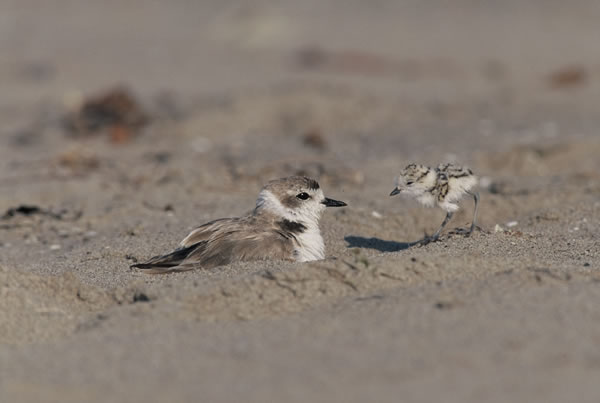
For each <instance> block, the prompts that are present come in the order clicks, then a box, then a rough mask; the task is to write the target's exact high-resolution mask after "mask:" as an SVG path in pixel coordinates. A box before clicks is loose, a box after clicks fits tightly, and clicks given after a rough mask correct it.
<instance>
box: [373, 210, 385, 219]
mask: <svg viewBox="0 0 600 403" xmlns="http://www.w3.org/2000/svg"><path fill="white" fill-rule="evenodd" d="M371 215H372V216H373V217H375V218H383V216H382V215H381V213H380V212H378V211H375V210H373V212H371Z"/></svg>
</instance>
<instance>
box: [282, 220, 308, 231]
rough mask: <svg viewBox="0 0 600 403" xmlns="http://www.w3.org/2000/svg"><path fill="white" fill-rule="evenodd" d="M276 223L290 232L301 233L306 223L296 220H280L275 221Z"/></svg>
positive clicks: (304, 229)
mask: <svg viewBox="0 0 600 403" xmlns="http://www.w3.org/2000/svg"><path fill="white" fill-rule="evenodd" d="M277 225H279V227H280V228H281V229H282V230H283V231H285V232H288V233H292V234H301V233H303V232H304V231H306V225H304V224H302V223H300V222H297V221H290V220H285V219H284V220H281V221H277Z"/></svg>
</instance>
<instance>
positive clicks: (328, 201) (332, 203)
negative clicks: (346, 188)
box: [321, 197, 347, 207]
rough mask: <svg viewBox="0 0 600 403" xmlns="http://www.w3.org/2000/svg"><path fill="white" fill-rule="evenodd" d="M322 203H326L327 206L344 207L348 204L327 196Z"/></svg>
mask: <svg viewBox="0 0 600 403" xmlns="http://www.w3.org/2000/svg"><path fill="white" fill-rule="evenodd" d="M321 203H322V204H324V205H326V206H327V207H344V206H347V204H346V203H344V202H343V201H339V200H333V199H330V198H328V197H326V198H325V199H323V201H322V202H321Z"/></svg>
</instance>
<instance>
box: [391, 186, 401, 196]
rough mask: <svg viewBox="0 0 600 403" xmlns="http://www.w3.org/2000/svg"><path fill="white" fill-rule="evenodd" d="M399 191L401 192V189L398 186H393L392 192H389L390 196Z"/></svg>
mask: <svg viewBox="0 0 600 403" xmlns="http://www.w3.org/2000/svg"><path fill="white" fill-rule="evenodd" d="M400 192H402V189H399V188H398V187H395V188H394V190H392V193H390V196H396V195H397V194H399V193H400Z"/></svg>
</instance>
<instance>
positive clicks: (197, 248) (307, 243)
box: [131, 176, 346, 273]
mask: <svg viewBox="0 0 600 403" xmlns="http://www.w3.org/2000/svg"><path fill="white" fill-rule="evenodd" d="M342 206H346V203H344V202H341V201H337V200H333V199H329V198H327V197H325V196H324V195H323V191H322V190H321V188H320V187H319V184H318V183H317V181H315V180H314V179H310V178H306V177H302V176H290V177H288V178H281V179H276V180H273V181H271V182H269V183H267V184H266V185H265V186H264V187H263V188H262V190H261V191H260V193H259V195H258V199H257V200H256V207H255V208H254V210H253V211H252V212H251V213H250V214H248V215H246V216H243V217H236V218H222V219H219V220H215V221H211V222H209V223H206V224H204V225H201V226H200V227H198V228H196V229H195V230H193V231H192V232H190V234H189V235H188V236H186V237H185V238H184V239H183V241H181V243H180V247H179V248H178V249H176V250H175V251H173V252H171V253H169V254H167V255H162V256H156V257H153V258H152V259H150V260H148V261H147V262H144V263H138V264H134V265H132V266H131V267H136V268H139V269H144V270H145V271H146V272H147V273H168V272H178V271H187V270H192V269H195V268H211V267H215V266H221V265H225V264H229V263H232V262H240V261H251V260H267V259H272V260H291V261H296V262H306V261H310V260H318V259H323V258H324V257H325V244H324V243H323V237H321V232H320V231H319V219H320V218H321V213H322V212H323V210H324V209H325V207H342Z"/></svg>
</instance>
